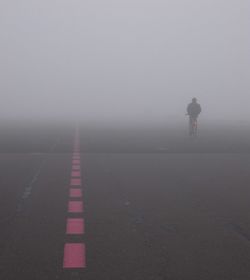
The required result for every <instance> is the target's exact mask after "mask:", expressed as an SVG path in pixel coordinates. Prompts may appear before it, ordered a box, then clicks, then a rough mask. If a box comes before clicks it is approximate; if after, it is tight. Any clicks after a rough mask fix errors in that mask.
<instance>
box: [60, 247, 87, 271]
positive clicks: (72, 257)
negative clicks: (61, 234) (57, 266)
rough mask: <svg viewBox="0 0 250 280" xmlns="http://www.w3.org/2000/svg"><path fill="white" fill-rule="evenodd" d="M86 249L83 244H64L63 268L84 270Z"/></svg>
mask: <svg viewBox="0 0 250 280" xmlns="http://www.w3.org/2000/svg"><path fill="white" fill-rule="evenodd" d="M85 267H86V248H85V244H83V243H66V244H65V246H64V258H63V268H85Z"/></svg>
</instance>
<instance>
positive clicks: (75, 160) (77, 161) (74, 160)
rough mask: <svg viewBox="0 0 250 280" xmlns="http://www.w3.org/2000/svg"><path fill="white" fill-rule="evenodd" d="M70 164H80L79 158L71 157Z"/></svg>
mask: <svg viewBox="0 0 250 280" xmlns="http://www.w3.org/2000/svg"><path fill="white" fill-rule="evenodd" d="M72 164H80V159H73V160H72Z"/></svg>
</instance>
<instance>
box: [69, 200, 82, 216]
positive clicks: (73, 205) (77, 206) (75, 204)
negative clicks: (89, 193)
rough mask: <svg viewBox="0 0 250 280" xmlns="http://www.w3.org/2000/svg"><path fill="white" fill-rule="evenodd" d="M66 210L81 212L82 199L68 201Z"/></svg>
mask: <svg viewBox="0 0 250 280" xmlns="http://www.w3.org/2000/svg"><path fill="white" fill-rule="evenodd" d="M68 212H69V213H82V212H83V202H82V201H69V204H68Z"/></svg>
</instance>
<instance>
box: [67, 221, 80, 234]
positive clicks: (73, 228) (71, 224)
mask: <svg viewBox="0 0 250 280" xmlns="http://www.w3.org/2000/svg"><path fill="white" fill-rule="evenodd" d="M66 233H67V234H83V233H84V219H83V218H69V219H68V220H67V230H66Z"/></svg>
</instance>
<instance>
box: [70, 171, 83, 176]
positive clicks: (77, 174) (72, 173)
mask: <svg viewBox="0 0 250 280" xmlns="http://www.w3.org/2000/svg"><path fill="white" fill-rule="evenodd" d="M71 177H81V172H80V171H72V172H71Z"/></svg>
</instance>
